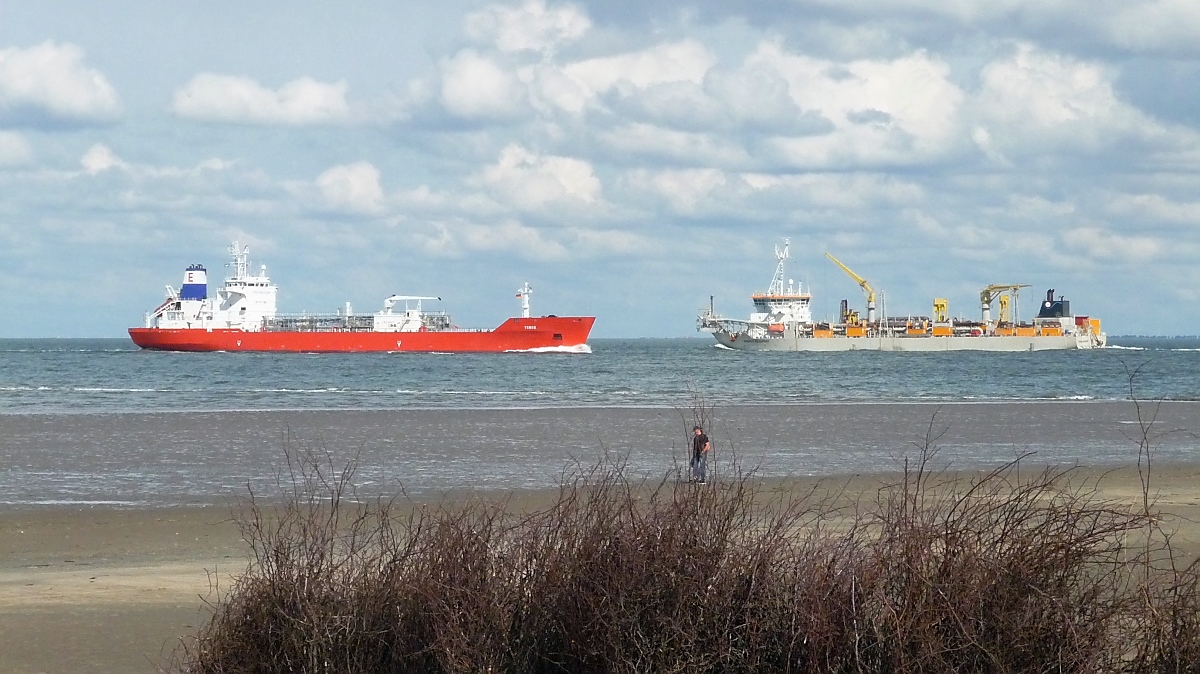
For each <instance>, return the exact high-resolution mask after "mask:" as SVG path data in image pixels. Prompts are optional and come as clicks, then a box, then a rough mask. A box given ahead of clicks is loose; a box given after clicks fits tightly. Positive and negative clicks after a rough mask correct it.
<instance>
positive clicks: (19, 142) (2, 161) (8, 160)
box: [0, 131, 33, 166]
mask: <svg viewBox="0 0 1200 674" xmlns="http://www.w3.org/2000/svg"><path fill="white" fill-rule="evenodd" d="M31 161H33V147H32V146H30V145H29V141H27V140H25V137H24V136H22V135H21V134H19V133H14V132H12V131H0V166H18V165H21V164H27V163H29V162H31Z"/></svg>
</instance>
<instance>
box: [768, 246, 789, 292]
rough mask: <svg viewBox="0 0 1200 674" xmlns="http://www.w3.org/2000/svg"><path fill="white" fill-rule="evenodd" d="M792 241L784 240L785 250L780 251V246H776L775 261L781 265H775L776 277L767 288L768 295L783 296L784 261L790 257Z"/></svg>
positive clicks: (772, 278) (773, 277)
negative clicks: (789, 246) (789, 249)
mask: <svg viewBox="0 0 1200 674" xmlns="http://www.w3.org/2000/svg"><path fill="white" fill-rule="evenodd" d="M790 243H791V240H790V239H784V240H783V250H779V246H775V259H776V260H778V261H779V264H777V265H775V275H774V276H772V277H771V285H770V286H768V287H767V294H768V295H782V294H783V293H784V290H783V261H784V260H786V259H787V257H788V245H789V244H790Z"/></svg>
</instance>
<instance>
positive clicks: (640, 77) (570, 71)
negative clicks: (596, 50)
mask: <svg viewBox="0 0 1200 674" xmlns="http://www.w3.org/2000/svg"><path fill="white" fill-rule="evenodd" d="M716 63H717V57H716V56H715V55H714V54H713V53H712V52H710V51H709V50H708V48H707V47H705V46H704V45H703V44H702V43H700V42H699V41H697V40H681V41H679V42H671V43H667V44H660V45H656V46H654V47H651V48H649V49H645V50H642V51H638V52H630V53H627V54H619V55H617V56H607V57H603V58H595V59H588V60H586V61H578V62H575V63H571V64H568V65H567V66H565V67H564V68H563V69H562V70H563V73H564V74H566V75H567V76H568V77H570V78H571V79H573V80H575V81H576V82H578V83H579V84H580V85H581V87H582V88H583V89H584V90H585V91H588V92H590V93H591V94H592V95H595V94H600V93H604V92H606V91H608V90H610V89H613V88H619V87H621V86H623V85H629V86H633V87H636V88H639V89H645V88H647V87H651V86H653V85H656V84H664V83H667V82H692V83H695V84H699V83H700V82H701V81H703V79H704V74H705V73H707V72H708V71H709V69H710V68H712V67H713V66H714V65H715V64H716Z"/></svg>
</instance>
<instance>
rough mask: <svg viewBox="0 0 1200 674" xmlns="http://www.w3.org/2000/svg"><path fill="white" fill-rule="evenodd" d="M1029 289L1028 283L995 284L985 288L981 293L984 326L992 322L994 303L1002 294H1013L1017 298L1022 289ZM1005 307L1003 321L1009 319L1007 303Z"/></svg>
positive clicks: (980, 302) (980, 305) (980, 303)
mask: <svg viewBox="0 0 1200 674" xmlns="http://www.w3.org/2000/svg"><path fill="white" fill-rule="evenodd" d="M1028 287H1029V284H1028V283H993V284H991V285H989V286H988V287H986V288H984V289H983V290H980V291H979V307H980V308H981V309H982V310H983V323H984V325H987V324H988V323H990V322H991V320H992V301H993V300H995V299H996V298H997V297H998V296H999V295H1000V294H1001V293H1006V292H1011V293H1012V294H1013V296H1014V297H1015V296H1016V294H1017V293H1018V292H1019V291H1020V290H1021V288H1028ZM1005 305H1006V306H1005V307H1004V308H1005V309H1006V311H1002V312H1001V313H1002V314H1004V315H1002V316H1001V318H1002V319H1007V318H1008V316H1007V313H1008V312H1007V309H1008V307H1007V302H1006V303H1005Z"/></svg>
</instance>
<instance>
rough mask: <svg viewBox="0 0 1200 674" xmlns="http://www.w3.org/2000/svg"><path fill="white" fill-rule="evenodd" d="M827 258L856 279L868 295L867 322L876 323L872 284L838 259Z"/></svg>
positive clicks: (827, 255)
mask: <svg viewBox="0 0 1200 674" xmlns="http://www.w3.org/2000/svg"><path fill="white" fill-rule="evenodd" d="M825 257H827V258H829V259H830V260H832V261H833V263H834V264H836V265H837V266H838V267H840V268H841V270H842V271H844V272H846V275H847V276H849V277H850V278H852V279H854V282H855V283H857V284H858V287H860V288H862V289H863V292H864V293H866V294H867V322H868V323H874V322H875V290H874V289H873V288H871V284H870V283H867V280H866V279H864V278H863V277H861V276H859V275H858V274H855V273H854V272H853V271H851V270H850V268H849V267H847V266H846V265H844V264H842V263H841V262H840V261H838V259H837V258H836V257H834V256H832V255H830V254H829V253H825Z"/></svg>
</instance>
